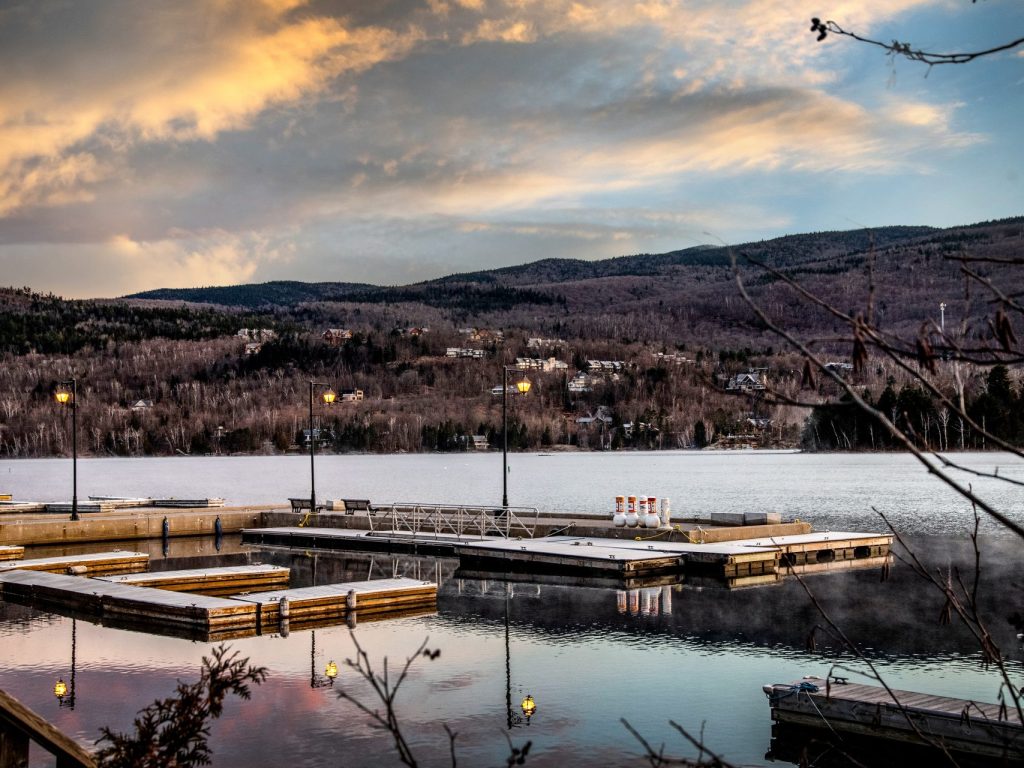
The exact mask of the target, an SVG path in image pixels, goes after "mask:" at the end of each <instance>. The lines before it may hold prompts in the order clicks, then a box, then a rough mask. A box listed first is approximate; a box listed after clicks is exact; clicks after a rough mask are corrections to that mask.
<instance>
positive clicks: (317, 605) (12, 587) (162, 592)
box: [0, 569, 437, 636]
mask: <svg viewBox="0 0 1024 768" xmlns="http://www.w3.org/2000/svg"><path fill="white" fill-rule="evenodd" d="M284 570H287V569H284ZM0 597H2V598H3V599H4V600H9V601H11V602H17V603H22V604H25V605H30V606H34V607H40V608H44V609H47V610H54V611H56V612H65V611H66V612H68V613H70V614H72V615H78V616H85V617H89V616H91V617H96V618H97V619H99V620H100V621H101V622H102V623H103V624H112V625H114V626H120V627H124V628H127V629H135V630H140V631H153V632H156V633H158V634H175V633H182V632H184V633H186V634H187V633H197V634H200V635H203V636H209V635H212V634H216V633H224V632H230V633H232V635H233V636H247V635H256V634H262V631H263V627H266V626H272V627H273V630H274V631H276V630H277V627H278V624H279V621H280V618H281V617H280V615H279V612H280V605H281V600H282V599H283V598H287V602H288V604H289V611H290V612H291V609H292V608H294V612H291V615H290V618H294V619H304V620H311V619H317V620H320V621H321V622H322V621H324V620H336V619H345V618H347V617H348V616H349V615H351V614H354V613H356V612H358V613H359V614H360V615H362V614H363V613H367V614H373V615H375V616H382V615H385V614H387V615H391V614H400V613H404V612H407V611H409V610H413V609H417V610H422V609H424V608H434V609H436V602H437V584H435V583H433V582H428V581H421V580H418V579H377V580H374V581H359V582H345V583H340V584H331V585H325V586H319V587H307V588H299V589H291V590H279V591H273V592H263V593H258V594H241V595H231V596H228V597H216V596H209V595H199V594H194V593H190V592H172V591H169V590H166V589H156V588H153V587H146V586H131V585H129V584H126V583H118V582H117V581H116V580H110V579H91V578H82V577H80V576H65V575H61V574H55V573H47V572H45V571H24V570H22V571H18V570H11V571H8V572H6V573H0Z"/></svg>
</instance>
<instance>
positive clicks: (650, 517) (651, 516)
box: [643, 496, 661, 528]
mask: <svg viewBox="0 0 1024 768" xmlns="http://www.w3.org/2000/svg"><path fill="white" fill-rule="evenodd" d="M659 525H661V518H660V517H658V500H657V499H656V498H655V497H654V496H648V497H647V515H646V516H645V517H644V519H643V526H644V528H657V527H658V526H659Z"/></svg>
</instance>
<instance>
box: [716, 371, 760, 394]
mask: <svg viewBox="0 0 1024 768" xmlns="http://www.w3.org/2000/svg"><path fill="white" fill-rule="evenodd" d="M767 384H768V374H767V369H766V368H756V369H754V370H752V371H747V372H746V373H737V374H736V375H735V376H733V377H732V378H731V379H729V383H728V384H726V385H725V388H726V390H728V391H729V392H756V391H760V390H763V389H764V388H765V387H766V386H767Z"/></svg>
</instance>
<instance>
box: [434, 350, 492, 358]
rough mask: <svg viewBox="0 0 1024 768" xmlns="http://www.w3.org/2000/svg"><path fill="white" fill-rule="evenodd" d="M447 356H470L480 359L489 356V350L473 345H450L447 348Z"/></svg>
mask: <svg viewBox="0 0 1024 768" xmlns="http://www.w3.org/2000/svg"><path fill="white" fill-rule="evenodd" d="M444 354H445V357H458V358H463V357H464V358H470V359H473V360H480V359H482V358H484V357H486V356H487V351H486V350H483V349H475V348H473V347H448V348H447V349H446V350H445V353H444Z"/></svg>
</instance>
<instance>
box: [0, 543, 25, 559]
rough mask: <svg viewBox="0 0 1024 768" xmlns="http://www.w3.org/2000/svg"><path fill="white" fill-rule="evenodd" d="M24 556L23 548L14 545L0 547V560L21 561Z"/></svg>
mask: <svg viewBox="0 0 1024 768" xmlns="http://www.w3.org/2000/svg"><path fill="white" fill-rule="evenodd" d="M24 556H25V548H24V547H19V546H16V545H14V544H10V545H4V546H0V560H21V558H23V557H24Z"/></svg>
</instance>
